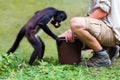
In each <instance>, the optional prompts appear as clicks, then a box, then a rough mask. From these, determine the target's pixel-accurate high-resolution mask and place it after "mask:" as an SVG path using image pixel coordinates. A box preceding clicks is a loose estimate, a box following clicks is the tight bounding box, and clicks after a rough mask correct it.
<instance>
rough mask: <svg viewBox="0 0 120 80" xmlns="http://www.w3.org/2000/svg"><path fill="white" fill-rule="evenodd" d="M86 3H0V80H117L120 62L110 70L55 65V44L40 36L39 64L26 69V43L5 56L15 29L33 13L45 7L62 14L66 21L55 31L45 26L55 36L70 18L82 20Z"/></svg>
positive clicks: (74, 0)
mask: <svg viewBox="0 0 120 80" xmlns="http://www.w3.org/2000/svg"><path fill="white" fill-rule="evenodd" d="M87 3H88V1H87V0H0V15H1V16H0V80H119V79H120V74H119V73H120V63H119V62H120V59H117V60H115V62H114V63H113V65H111V66H110V67H97V68H96V67H95V68H93V67H91V68H88V67H84V66H78V65H61V64H59V61H58V57H57V48H56V43H55V41H54V40H53V39H51V38H50V37H48V35H46V34H45V33H41V34H40V36H41V37H42V39H43V40H44V42H45V44H46V50H45V56H44V59H43V61H41V62H40V61H39V60H36V61H35V63H34V65H33V66H30V65H28V60H29V57H30V55H31V53H32V51H33V48H32V47H31V45H30V44H29V43H28V42H27V40H26V39H23V41H22V42H21V44H20V46H19V49H18V50H17V51H16V52H15V53H14V54H11V55H9V56H7V55H6V51H7V50H8V49H9V48H10V46H11V45H12V43H13V41H14V40H15V36H16V35H17V33H18V31H19V29H20V28H21V26H23V25H24V24H25V22H26V21H27V20H28V19H29V18H30V17H31V16H32V15H33V14H34V12H35V11H37V10H40V9H43V8H45V7H48V6H52V7H55V8H58V9H61V10H65V11H66V12H67V15H68V18H67V20H66V21H65V22H63V23H62V26H61V27H60V28H59V29H55V28H53V27H52V26H51V25H50V26H49V27H50V28H51V29H52V30H53V32H54V33H55V34H57V35H59V34H61V33H63V32H64V31H65V30H67V29H68V28H69V21H70V19H71V18H72V17H74V16H86V13H87V6H88V5H87ZM85 53H86V52H85ZM86 57H88V56H86V55H85V58H86ZM83 60H84V59H83Z"/></svg>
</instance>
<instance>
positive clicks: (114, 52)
mask: <svg viewBox="0 0 120 80" xmlns="http://www.w3.org/2000/svg"><path fill="white" fill-rule="evenodd" d="M119 50H120V47H119V46H118V45H116V46H114V47H110V48H109V49H108V50H107V52H108V54H109V57H110V60H111V62H113V61H114V59H115V58H116V57H118V56H119Z"/></svg>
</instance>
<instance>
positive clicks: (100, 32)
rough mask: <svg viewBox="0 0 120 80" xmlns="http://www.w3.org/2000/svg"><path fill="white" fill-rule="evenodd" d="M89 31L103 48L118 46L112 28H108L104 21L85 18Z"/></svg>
mask: <svg viewBox="0 0 120 80" xmlns="http://www.w3.org/2000/svg"><path fill="white" fill-rule="evenodd" d="M85 21H86V25H87V28H86V29H87V30H88V31H89V32H90V33H91V34H92V35H93V36H94V37H95V38H96V39H97V40H98V41H99V42H100V44H101V45H103V46H114V45H115V44H116V38H115V36H114V33H113V31H112V29H110V27H108V26H107V25H106V24H105V23H104V22H103V21H101V20H97V19H93V18H85Z"/></svg>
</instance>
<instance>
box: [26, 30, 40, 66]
mask: <svg viewBox="0 0 120 80" xmlns="http://www.w3.org/2000/svg"><path fill="white" fill-rule="evenodd" d="M26 37H27V39H28V41H29V42H30V44H31V45H32V47H33V48H34V51H33V53H32V55H31V57H30V60H29V64H30V65H32V64H33V62H34V61H35V59H36V58H37V56H38V54H39V53H40V52H41V47H42V46H41V43H40V42H39V40H38V38H37V37H36V36H35V35H34V34H32V33H30V32H29V33H27V34H26Z"/></svg>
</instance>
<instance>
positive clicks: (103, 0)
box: [95, 0, 111, 13]
mask: <svg viewBox="0 0 120 80" xmlns="http://www.w3.org/2000/svg"><path fill="white" fill-rule="evenodd" d="M96 8H101V9H102V10H103V11H105V12H107V13H109V12H110V9H111V2H110V0H96V5H95V9H96Z"/></svg>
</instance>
